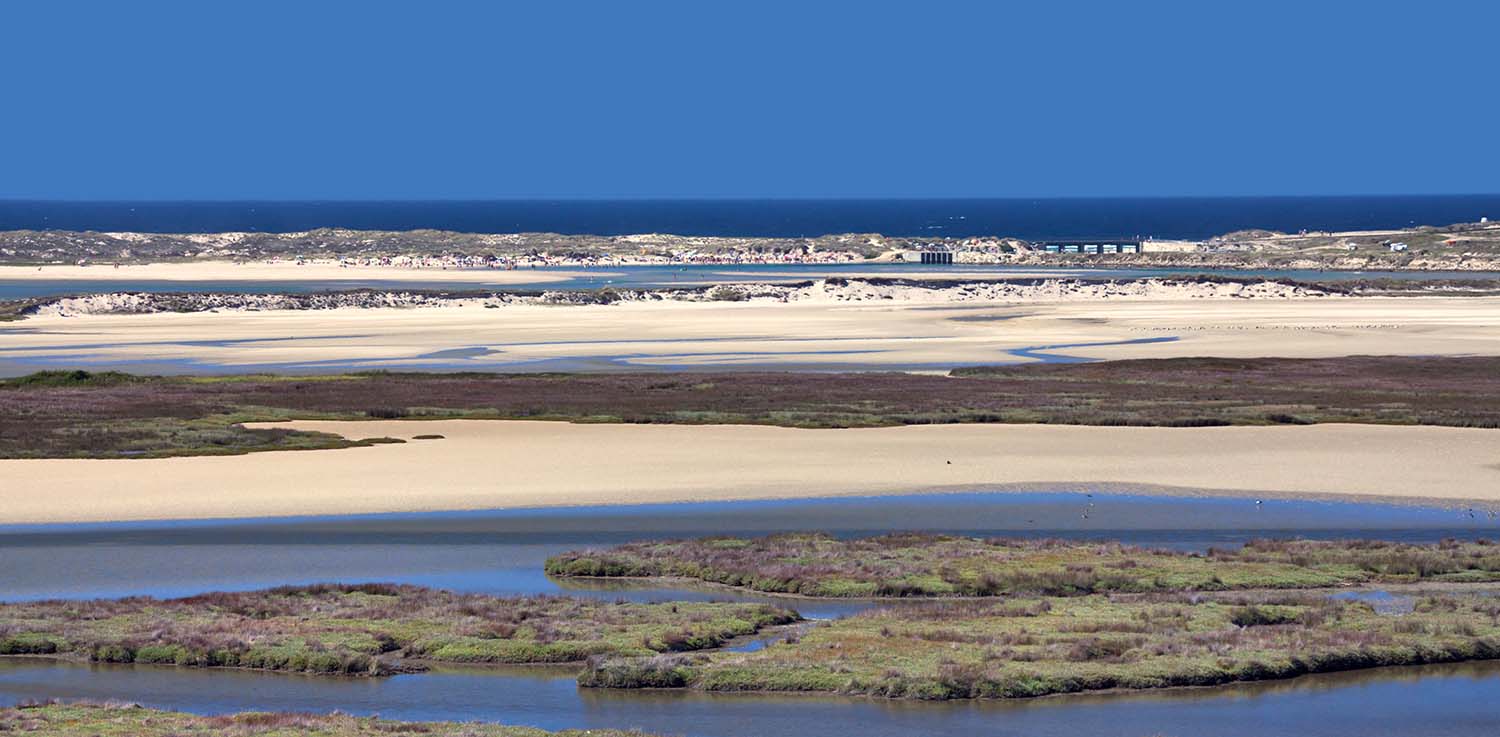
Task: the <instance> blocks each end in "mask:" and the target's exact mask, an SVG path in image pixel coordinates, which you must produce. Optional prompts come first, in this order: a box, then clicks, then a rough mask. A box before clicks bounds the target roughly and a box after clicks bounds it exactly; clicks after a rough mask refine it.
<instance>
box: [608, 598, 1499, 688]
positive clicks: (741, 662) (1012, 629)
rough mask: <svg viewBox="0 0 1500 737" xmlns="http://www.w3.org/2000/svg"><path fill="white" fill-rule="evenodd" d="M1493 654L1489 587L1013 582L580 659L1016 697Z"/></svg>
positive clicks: (719, 681) (730, 683)
mask: <svg viewBox="0 0 1500 737" xmlns="http://www.w3.org/2000/svg"><path fill="white" fill-rule="evenodd" d="M1496 657H1500V601H1497V600H1495V599H1493V598H1487V597H1476V596H1429V597H1423V598H1421V599H1420V600H1418V601H1417V602H1416V605H1415V607H1414V611H1413V612H1412V613H1410V614H1406V615H1402V616H1386V615H1381V614H1377V613H1376V612H1375V611H1374V610H1373V609H1372V608H1371V607H1370V606H1369V605H1368V604H1366V603H1363V602H1357V601H1343V600H1333V599H1329V598H1326V597H1317V596H1311V595H1307V594H1295V593H1273V594H1264V593H1261V594H1254V595H1252V594H1246V593H1228V594H1216V595H1212V596H1208V597H1205V596H1203V595H1196V594H1150V595H1110V596H1106V595H1090V596H1080V597H1028V598H1016V599H1010V600H1005V601H995V600H965V601H950V602H928V603H923V604H920V605H915V606H894V607H888V608H884V609H878V610H873V611H869V612H865V613H862V614H858V615H855V616H852V617H848V618H845V619H841V620H837V621H833V622H826V623H819V625H818V626H814V627H812V628H810V629H808V630H806V631H804V632H802V633H801V634H799V635H797V636H795V637H789V638H787V639H786V640H785V641H782V642H777V643H773V644H772V645H770V646H769V647H766V648H764V649H762V650H758V651H755V652H750V653H734V652H717V653H711V654H700V655H676V656H665V655H658V656H653V657H633V658H611V657H598V658H594V659H591V660H590V662H589V664H588V667H587V669H586V670H585V671H584V672H583V673H581V674H580V675H579V683H580V684H581V685H583V686H587V687H604V688H645V687H653V688H663V687H667V688H691V689H697V690H704V691H784V692H821V693H841V694H861V695H873V696H883V697H892V698H914V699H932V700H940V699H968V698H1023V697H1034V696H1044V695H1049V694H1058V693H1077V692H1084V691H1098V690H1107V689H1147V688H1165V687H1176V686H1213V685H1219V684H1225V683H1230V682H1234V681H1251V680H1264V679H1274V678H1288V677H1293V676H1297V675H1302V674H1306V673H1317V672H1327V671H1338V670H1352V669H1358V668H1372V667H1379V666H1391V665H1416V664H1426V663H1442V662H1456V661H1463V660H1475V659H1490V658H1496Z"/></svg>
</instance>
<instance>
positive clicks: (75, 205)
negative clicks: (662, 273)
mask: <svg viewBox="0 0 1500 737" xmlns="http://www.w3.org/2000/svg"><path fill="white" fill-rule="evenodd" d="M1482 217H1491V218H1497V217H1500V194H1491V195H1431V196H1363V197H1342V196H1341V197H1212V198H1208V197H1172V198H1072V199H962V200H953V199H947V200H939V199H912V200H494V201H443V202H419V201H400V202H336V201H329V202H315V201H306V202H54V201H24V200H4V201H0V230H48V229H52V230H96V231H138V232H148V233H213V232H224V231H261V232H290V231H300V230H310V229H313V228H324V227H328V228H352V229H361V230H415V229H421V228H432V229H439V230H453V231H463V232H472V233H522V232H554V233H567V234H594V235H626V234H633V233H672V234H677V235H691V236H763V237H798V236H818V235H826V234H832V233H882V234H885V235H888V236H910V237H923V236H928V237H944V236H951V237H969V236H988V235H1003V236H1015V237H1020V238H1026V239H1030V240H1071V239H1136V238H1142V237H1155V238H1193V239H1196V238H1206V237H1209V236H1213V235H1218V234H1220V233H1225V232H1229V231H1233V230H1241V229H1247V228H1264V229H1268V230H1279V231H1284V232H1295V231H1299V230H1303V229H1306V230H1370V229H1386V228H1402V227H1409V226H1414V225H1447V224H1450V223H1456V222H1473V221H1477V220H1479V219H1480V218H1482Z"/></svg>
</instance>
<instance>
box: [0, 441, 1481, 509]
mask: <svg viewBox="0 0 1500 737" xmlns="http://www.w3.org/2000/svg"><path fill="white" fill-rule="evenodd" d="M291 426H293V427H296V428H300V429H308V430H322V431H328V432H335V433H341V434H344V435H347V436H350V437H373V436H390V437H397V438H408V439H409V438H411V437H412V436H414V435H419V434H441V435H444V436H445V438H444V439H441V440H413V441H410V442H407V443H406V444H403V445H381V446H374V447H368V448H353V449H345V450H323V451H284V452H276V453H257V454H251V455H244V456H221V457H194V458H171V459H159V460H5V461H0V523H41V522H79V521H104V520H140V519H169V518H176V519H182V518H213V517H255V516H280V515H327V514H348V513H360V512H398V511H425V510H463V509H487V508H505V507H523V506H546V505H577V504H631V503H645V502H671V501H697V500H724V499H756V498H793V497H817V496H829V495H846V494H897V493H914V492H923V491H938V490H958V489H976V488H978V489H983V488H986V487H990V488H993V487H996V486H1000V485H1013V488H1015V487H1016V486H1019V487H1022V488H1025V487H1029V488H1040V489H1045V488H1048V486H1049V485H1053V486H1054V487H1055V486H1056V485H1059V484H1066V485H1077V484H1110V483H1114V484H1140V485H1160V486H1167V487H1179V488H1183V489H1188V490H1195V489H1196V490H1220V491H1228V490H1246V491H1270V492H1283V493H1293V494H1340V495H1350V496H1354V497H1359V496H1371V495H1373V496H1384V497H1389V496H1397V497H1410V498H1421V499H1430V500H1441V499H1450V500H1453V499H1479V500H1491V501H1495V502H1500V431H1496V430H1480V429H1459V428H1440V427H1384V426H1368V425H1316V426H1308V427H1228V428H1124V427H1067V426H1049V425H946V426H922V427H900V428H880V429H847V430H801V429H790V428H777V427H754V426H723V425H720V426H685V425H677V426H668V425H589V424H570V423H562V422H517V421H495V420H444V421H413V420H404V421H399V420H398V421H370V422H311V421H307V422H296V423H292V425H291ZM948 461H952V463H951V464H950V463H948Z"/></svg>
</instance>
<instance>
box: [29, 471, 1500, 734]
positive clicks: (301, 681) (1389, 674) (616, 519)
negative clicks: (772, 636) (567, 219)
mask: <svg viewBox="0 0 1500 737" xmlns="http://www.w3.org/2000/svg"><path fill="white" fill-rule="evenodd" d="M1090 505H1092V506H1090ZM1085 512H1086V513H1087V514H1085ZM891 520H900V521H901V525H900V527H899V529H922V530H937V531H950V532H956V533H963V534H972V535H996V536H1059V537H1073V538H1086V539H1093V538H1097V539H1120V540H1125V541H1128V542H1135V543H1140V544H1146V545H1152V546H1162V547H1172V548H1178V549H1190V550H1201V549H1205V548H1207V547H1209V546H1213V545H1221V546H1224V545H1234V544H1237V543H1239V542H1243V541H1244V540H1247V539H1251V538H1255V537H1292V536H1301V537H1315V538H1342V537H1373V538H1383V539H1395V540H1408V541H1435V540H1439V539H1442V538H1444V537H1462V538H1475V537H1497V536H1500V520H1497V519H1495V518H1491V517H1490V516H1489V515H1488V510H1474V511H1473V512H1472V513H1471V512H1470V510H1469V509H1468V508H1466V507H1449V508H1439V507H1422V506H1415V505H1397V504H1364V503H1348V502H1317V501H1287V500H1280V499H1274V498H1270V499H1264V500H1262V503H1261V504H1256V500H1254V499H1245V498H1222V497H1161V496H1144V495H1130V494H1108V493H1102V492H1098V491H1094V492H1090V491H1088V490H1082V489H1077V490H1069V491H1059V492H1052V493H1015V492H1006V493H997V494H984V493H969V494H952V495H937V496H920V497H918V496H906V497H902V496H894V497H851V498H839V499H820V500H803V501H772V502H766V501H761V502H722V503H709V504H662V505H641V506H623V507H578V508H567V509H525V510H509V511H495V512H474V513H453V514H408V515H371V516H361V517H347V518H305V519H277V520H242V521H230V522H161V523H150V522H147V523H129V524H89V525H48V526H24V527H7V528H0V598H3V599H4V600H9V601H16V600H31V599H41V598H53V597H68V598H80V597H114V596H125V595H136V594H149V595H155V596H175V595H186V594H191V593H198V592H202V591H207V590H226V589H250V588H260V587H265V586H273V585H281V584H289V583H311V582H316V581H335V580H336V581H346V582H354V581H397V582H406V583H414V584H422V585H427V586H436V587H443V588H450V589H457V590H463V591H475V592H486V593H495V594H522V593H552V594H569V595H579V596H595V597H603V598H609V599H616V598H621V599H631V600H670V599H715V600H724V599H745V600H775V599H774V598H773V597H765V596H750V595H742V594H737V593H735V592H731V591H728V590H724V589H715V588H708V587H703V588H695V587H687V586H684V587H681V588H662V587H654V586H641V585H638V584H632V583H602V582H587V583H579V582H559V581H555V580H552V579H549V578H547V577H546V576H545V575H544V574H542V572H541V565H542V561H543V560H545V558H546V557H547V556H548V555H550V554H553V553H555V552H559V551H562V550H567V549H573V548H579V547H589V546H605V545H610V544H614V543H618V542H624V541H628V540H634V539H645V538H660V537H683V536H696V535H705V534H764V533H767V532H772V531H782V530H824V531H828V532H832V533H834V534H838V535H850V536H856V535H869V534H878V533H880V532H885V531H889V530H891V529H894V528H892V526H891ZM779 601H780V602H781V603H784V604H788V605H789V606H791V607H793V608H795V609H798V610H799V611H801V612H802V613H803V614H804V615H805V616H809V617H838V616H844V615H847V614H850V613H852V612H855V611H858V610H860V609H863V608H866V607H868V606H871V603H870V602H864V601H833V602H820V601H809V600H803V599H791V600H788V599H781V600H779ZM746 644H747V645H749V646H751V647H753V645H751V644H749V643H746ZM1497 693H1500V664H1469V665H1463V666H1451V667H1432V668H1401V669H1384V670H1379V671H1366V672H1360V673H1352V674H1332V675H1322V676H1313V677H1307V678H1300V679H1294V680H1292V681H1286V682H1278V683H1270V684H1251V685H1243V686H1235V687H1230V688H1222V689H1206V690H1178V691H1169V692H1155V693H1146V694H1103V695H1092V696H1068V697H1060V698H1046V699H1039V700H1032V701H1025V702H1005V703H996V702H985V703H945V704H925V703H906V702H893V701H884V700H873V699H864V698H833V697H796V696H793V697H787V696H759V695H704V694H685V693H671V692H609V691H596V690H580V689H577V688H576V687H575V685H574V682H573V675H572V672H571V671H570V670H569V669H566V668H561V669H559V668H441V669H438V670H436V671H434V672H430V673H423V674H415V675H402V676H396V677H392V678H382V679H341V678H316V677H306V676H293V675H277V674H267V673H252V672H239V671H228V670H190V669H177V668H170V667H146V666H98V665H80V664H68V663H57V662H52V661H46V660H21V659H18V660H0V703H5V702H16V701H20V700H22V699H27V698H53V697H56V698H92V699H120V700H128V701H136V702H140V703H143V704H147V705H150V706H158V707H165V708H174V709H184V710H188V711H195V712H201V713H223V712H234V711H242V710H250V709H258V710H307V711H330V710H334V709H339V710H343V711H346V712H351V713H356V714H373V713H378V714H381V715H383V716H386V717H392V718H404V719H459V720H467V719H482V720H492V721H500V722H506V723H515V724H530V725H535V726H540V727H545V728H554V729H556V728H565V727H578V728H586V727H639V728H642V729H645V730H648V731H653V732H660V733H663V734H681V735H702V736H704V737H710V736H715V737H716V736H719V735H724V736H729V735H735V736H740V735H744V736H752V735H753V736H757V737H759V736H776V735H804V734H830V733H859V734H862V735H874V736H881V735H897V734H902V735H906V734H950V735H971V734H973V735H1023V734H1024V735H1054V734H1055V735H1064V734H1066V735H1135V736H1143V735H1152V734H1167V735H1228V736H1238V735H1247V736H1248V735H1257V736H1258V737H1261V736H1265V735H1281V734H1285V735H1308V734H1317V735H1350V736H1351V737H1352V736H1354V735H1406V734H1424V735H1454V736H1462V737H1469V736H1471V735H1472V736H1474V737H1478V736H1479V735H1493V734H1495V733H1496V725H1500V699H1494V698H1493V696H1494V695H1495V694H1497Z"/></svg>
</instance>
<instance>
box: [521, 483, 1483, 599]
mask: <svg viewBox="0 0 1500 737" xmlns="http://www.w3.org/2000/svg"><path fill="white" fill-rule="evenodd" d="M1090 506H1092V504H1090ZM545 566H546V571H547V574H548V575H552V576H559V577H590V578H662V577H671V578H690V579H696V580H699V581H703V582H707V583H714V584H721V585H725V586H732V587H736V588H743V589H748V590H751V591H761V592H767V593H776V594H798V595H801V596H812V597H825V598H827V597H835V598H837V597H881V598H890V597H895V598H900V597H953V596H962V597H976V596H1080V595H1086V594H1114V593H1119V594H1149V593H1171V592H1181V591H1230V590H1236V589H1299V588H1323V587H1333V586H1353V585H1358V584H1393V583H1412V582H1417V581H1433V582H1443V583H1480V582H1500V546H1496V545H1492V544H1490V543H1489V542H1487V541H1481V542H1473V543H1462V542H1451V543H1445V544H1443V545H1437V546H1434V545H1410V544H1401V543H1386V542H1375V541H1358V542H1317V541H1307V540H1258V541H1252V542H1250V543H1248V544H1246V545H1245V546H1243V547H1241V548H1237V549H1214V548H1211V549H1209V551H1208V552H1207V553H1206V554H1190V553H1184V552H1176V551H1170V550H1156V549H1150V548H1143V547H1136V546H1128V545H1121V544H1119V543H1104V542H1077V541H1065V540H1046V539H1044V540H1031V539H1005V538H999V539H988V540H986V539H978V538H970V537H959V536H952V535H935V534H923V533H897V534H890V535H882V536H878V537H867V538H855V539H840V538H836V537H833V536H831V535H827V534H822V533H788V534H781V535H771V536H767V537H760V538H740V537H707V538H699V539H695V540H668V541H652V542H638V543H627V544H624V545H620V546H616V547H613V548H609V549H606V550H585V551H572V552H567V553H561V554H558V555H554V556H551V557H549V558H548V559H547V561H546V564H545Z"/></svg>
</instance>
